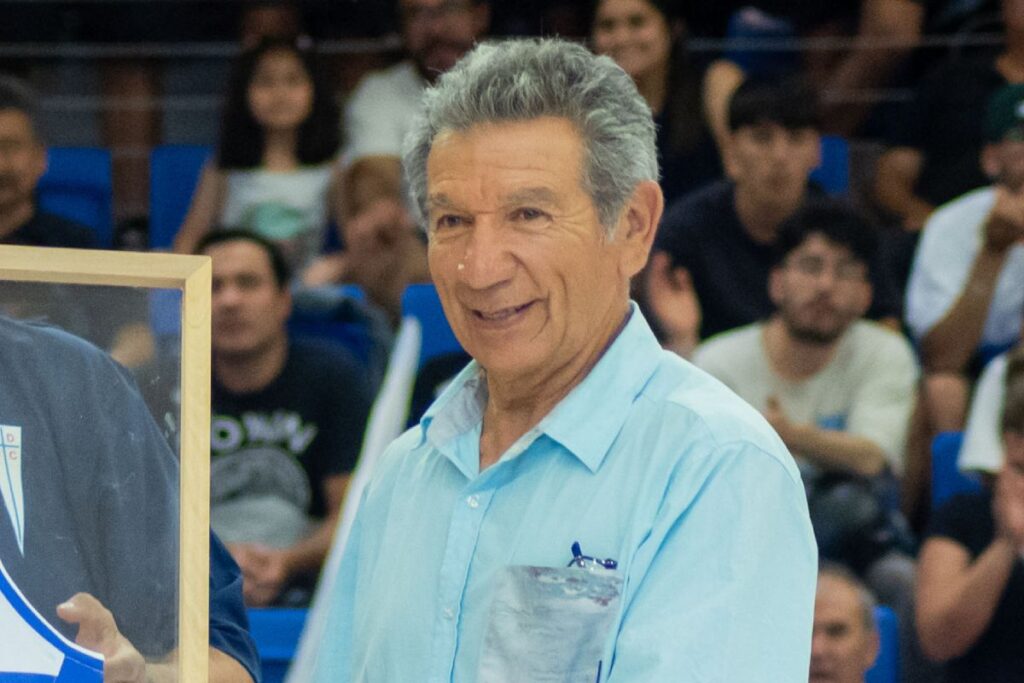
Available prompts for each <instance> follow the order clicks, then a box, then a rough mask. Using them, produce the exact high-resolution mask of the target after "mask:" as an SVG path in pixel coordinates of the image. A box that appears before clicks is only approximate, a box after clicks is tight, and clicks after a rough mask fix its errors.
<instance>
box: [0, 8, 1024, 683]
mask: <svg viewBox="0 0 1024 683" xmlns="http://www.w3.org/2000/svg"><path fill="white" fill-rule="evenodd" d="M3 4H4V5H10V7H4V9H3V10H2V11H3V12H4V16H5V17H6V19H5V21H3V22H0V42H3V43H4V44H6V45H8V46H10V47H11V48H12V50H10V51H8V52H6V53H3V54H5V55H15V56H6V57H4V56H0V66H2V67H3V69H4V70H5V71H6V74H7V75H4V76H3V77H2V79H0V244H22V245H37V246H55V247H78V248H95V247H97V246H100V245H99V243H98V241H97V239H96V237H95V235H94V234H93V232H92V231H91V230H90V229H89V228H88V227H86V226H82V225H79V224H77V223H75V222H73V221H71V220H69V219H67V218H65V217H62V216H59V215H56V214H53V213H49V212H46V211H43V210H42V209H41V208H40V206H39V203H38V201H37V195H36V190H37V185H38V183H39V181H40V178H42V177H43V175H44V174H45V172H46V159H47V155H46V149H47V146H48V145H52V144H54V143H55V141H61V140H64V141H66V140H69V139H70V140H77V141H81V140H83V139H85V140H86V141H87V142H91V144H96V145H99V146H105V147H108V148H111V149H121V148H135V149H138V148H141V149H147V150H148V149H149V148H152V147H154V146H156V145H160V144H164V143H167V142H175V141H182V140H185V141H189V142H200V143H203V144H208V145H210V147H211V149H212V154H211V155H210V157H209V159H208V160H207V162H206V164H205V166H204V167H203V169H202V171H201V175H200V177H199V180H198V184H197V186H196V188H195V190H194V193H193V194H192V197H191V200H190V204H189V208H188V211H187V214H186V215H185V218H184V220H183V222H182V224H181V226H180V229H179V230H178V232H177V235H176V237H175V239H174V243H173V250H174V251H177V252H181V253H196V254H206V255H209V256H210V257H212V261H213V344H212V347H213V394H212V396H213V406H212V407H213V415H212V437H211V451H212V453H211V457H212V482H211V484H212V486H211V488H212V500H211V505H212V509H211V521H212V525H213V528H214V530H215V531H216V532H217V533H218V535H219V536H220V537H221V538H222V539H223V540H224V541H225V543H226V545H227V547H228V549H229V551H230V552H231V554H232V556H233V557H234V558H235V560H236V562H238V564H239V565H240V567H241V568H242V572H243V576H244V579H245V597H246V600H247V602H248V604H250V605H305V604H308V602H309V600H310V597H311V595H312V591H313V588H314V586H315V583H316V578H317V574H318V571H319V570H320V567H321V565H322V564H323V562H324V558H325V557H326V555H327V553H328V550H329V548H330V547H331V540H332V534H333V531H334V529H335V526H336V525H337V523H338V519H339V516H340V512H341V510H342V506H343V504H344V500H345V492H346V488H347V486H348V485H349V483H350V479H351V477H352V472H353V470H354V469H355V467H356V465H357V463H358V462H359V459H360V453H361V451H362V450H363V447H364V443H363V441H364V439H363V436H364V432H365V430H366V425H367V421H368V419H369V417H370V415H371V406H372V405H373V403H374V400H375V397H376V396H377V392H378V390H379V389H380V386H381V378H382V376H383V374H384V370H385V368H386V366H387V362H388V354H389V351H390V349H391V343H392V341H393V339H394V335H395V334H396V333H397V332H398V331H399V330H400V329H401V324H402V317H403V306H402V301H403V293H404V292H405V291H406V290H407V288H408V287H409V286H410V285H413V284H417V283H429V281H430V273H429V272H428V269H427V265H426V251H427V248H428V244H427V240H426V237H425V234H424V232H423V231H422V229H421V226H420V217H419V216H418V215H417V212H416V210H415V208H414V206H413V203H412V201H411V200H410V198H409V197H408V196H407V194H406V181H405V179H404V177H403V169H402V164H401V160H400V159H401V152H402V143H403V138H404V137H405V134H406V132H407V131H408V127H409V125H410V124H411V122H412V117H413V115H414V114H415V113H416V111H417V109H418V106H419V100H420V95H421V93H422V92H423V90H424V89H425V88H426V87H428V86H429V85H430V84H431V83H432V82H433V81H434V80H435V79H437V78H438V77H439V76H440V75H441V74H443V73H444V72H445V71H446V70H448V69H449V68H451V67H452V66H453V65H454V64H455V62H456V61H458V59H459V58H460V57H461V56H462V55H463V54H464V53H465V52H466V51H468V50H469V49H470V48H471V47H472V46H473V45H474V44H475V43H476V42H478V41H482V40H487V39H492V38H500V37H502V36H510V35H523V34H526V35H540V34H559V35H567V36H573V37H577V38H579V39H580V40H582V41H585V42H586V44H587V45H588V46H589V47H590V48H591V49H592V50H593V51H594V52H596V53H599V54H603V55H607V56H608V57H609V58H610V59H612V60H614V61H615V62H616V63H617V64H619V66H621V67H622V69H624V70H625V71H626V73H628V74H629V76H630V77H632V79H633V81H634V83H635V84H636V87H637V89H638V91H639V93H640V94H641V95H642V97H643V98H644V99H645V100H646V102H647V103H648V105H649V106H650V109H651V112H652V114H653V116H654V120H655V122H656V123H657V125H658V137H657V144H658V151H659V157H660V164H661V186H662V191H663V193H664V195H665V199H666V211H665V214H664V217H663V219H662V222H661V225H660V227H659V230H658V235H657V237H656V241H655V247H654V251H653V253H652V256H651V259H650V262H649V263H648V266H647V268H646V269H645V271H644V272H643V273H642V274H641V275H640V276H638V277H637V278H636V279H635V281H634V283H633V290H634V292H633V293H634V298H635V299H636V300H637V302H638V303H639V305H640V307H641V310H642V311H643V312H644V314H645V315H646V316H647V318H648V319H649V321H650V322H651V324H652V326H653V327H654V328H655V330H656V331H657V333H658V335H659V339H660V341H661V342H662V344H663V345H664V346H665V347H666V348H669V349H671V350H673V351H675V352H676V353H678V354H680V355H681V356H683V357H685V358H687V359H689V360H691V361H692V362H693V363H694V364H695V365H697V366H698V367H700V368H701V369H703V370H705V371H707V372H708V373H710V374H712V375H713V376H715V377H716V378H718V379H719V380H720V381H722V382H723V383H725V384H726V385H728V386H729V387H730V388H731V389H732V390H733V391H735V392H736V393H737V394H738V395H739V396H741V397H742V398H743V399H745V400H746V401H748V402H749V403H750V404H751V405H753V406H754V407H755V408H757V409H758V410H759V411H761V412H762V413H763V414H764V415H765V416H766V418H767V419H768V421H769V422H770V423H771V425H772V426H773V427H774V428H775V429H776V431H777V432H778V434H779V435H780V437H781V438H782V440H783V441H784V442H785V443H786V445H787V446H788V447H789V449H790V450H791V452H792V453H793V455H794V456H795V458H796V460H797V462H798V465H799V467H800V470H801V473H802V475H803V478H804V483H805V486H806V491H807V496H808V503H809V507H810V511H811V519H812V523H813V525H814V529H815V534H816V537H817V540H818V544H819V551H820V554H821V557H822V559H823V560H827V562H826V563H825V564H823V567H822V573H821V575H820V578H819V586H818V607H817V609H816V613H815V635H814V641H813V654H812V662H811V671H810V680H812V681H854V680H863V676H864V672H865V671H866V670H867V669H868V668H870V666H871V664H872V663H873V661H874V658H875V655H876V654H877V652H878V647H879V645H878V637H879V636H878V633H877V631H876V629H875V623H874V618H873V613H874V612H873V608H874V606H875V605H876V604H884V605H887V606H889V607H891V608H892V610H893V611H894V612H895V613H896V615H897V616H898V618H899V624H900V626H899V643H900V653H901V660H902V670H903V678H904V680H907V681H1020V680H1024V654H1022V652H1021V650H1020V648H1019V647H1017V644H1016V639H1015V634H1016V633H1017V632H1018V631H1019V629H1020V628H1021V626H1022V625H1024V565H1022V564H1021V559H1020V558H1021V553H1022V552H1024V382H1022V378H1024V346H1022V345H1021V325H1022V323H1024V246H1022V244H1024V0H1001V1H999V0H987V1H986V0H973V1H971V0H968V1H958V0H861V1H856V0H848V1H845V2H833V3H822V2H809V1H804V0H798V1H793V0H790V1H789V2H773V1H769V0H761V1H747V2H714V3H697V2H666V1H663V0H594V1H583V0H577V1H575V2H573V1H570V0H562V1H558V0H549V1H547V2H544V1H542V0H532V1H530V2H525V3H515V4H514V6H513V4H512V3H488V2H483V1H478V0H394V1H393V2H392V1H391V0H386V1H385V0H380V1H379V2H345V3H341V2H338V3H327V2H324V3H316V2H306V3H299V2H296V3H287V2H278V3H250V4H245V3H220V4H211V3H205V4H199V3H195V5H194V6H191V5H190V3H187V2H186V3H172V2H151V3H116V2H106V3H72V2H52V3H3ZM396 35H397V40H392V42H390V43H389V42H388V41H389V36H391V37H392V38H393V37H394V36H396ZM363 38H365V39H370V40H371V41H376V44H379V45H386V46H387V48H386V49H382V50H377V51H371V52H370V53H369V54H353V55H351V59H349V58H348V56H347V55H346V54H345V53H343V52H339V51H337V50H335V51H330V50H325V49H323V46H324V45H328V44H331V42H332V41H333V42H334V43H338V42H339V41H341V42H344V41H346V40H348V41H351V40H354V39H363ZM61 41H77V42H79V43H83V44H94V43H102V44H107V45H110V44H118V45H128V46H131V45H134V46H135V48H134V49H137V50H138V49H141V47H140V46H144V45H145V44H151V45H153V44H161V45H163V44H175V45H177V46H179V47H178V48H175V49H180V50H182V51H183V52H187V51H188V49H189V45H190V44H200V43H203V42H204V41H205V42H210V41H221V42H228V43H232V44H234V45H237V50H236V53H237V56H235V57H234V59H233V61H232V63H231V66H230V69H229V70H227V71H225V70H224V69H222V68H220V67H219V66H217V65H211V64H209V63H208V62H207V61H204V60H201V59H193V58H187V57H183V58H182V59H181V60H180V63H176V62H175V59H174V58H172V59H162V60H156V59H154V58H152V57H146V58H136V57H131V56H128V57H119V58H114V57H110V58H104V59H102V60H97V63H96V64H93V65H91V66H90V67H89V68H88V74H89V75H88V79H87V81H88V82H90V83H93V84H95V86H96V90H95V92H93V93H92V94H93V95H94V96H96V97H98V98H100V100H101V101H103V102H105V103H106V104H104V105H103V106H102V107H99V114H98V115H97V119H96V121H94V122H93V123H92V124H88V125H87V126H86V127H88V126H93V127H94V128H95V131H94V133H93V134H91V135H92V137H91V138H90V137H89V135H90V134H87V133H83V136H82V137H80V138H75V137H74V133H73V132H72V133H70V134H69V132H68V130H66V129H65V128H62V126H64V127H67V126H70V127H72V128H74V126H75V125H76V123H75V121H74V117H73V116H69V115H67V114H64V115H63V116H58V117H55V116H54V115H53V112H52V111H48V110H47V109H46V107H45V104H46V103H47V102H48V101H49V102H52V101H53V99H54V98H55V97H56V96H58V95H59V94H60V92H59V91H60V83H59V82H57V81H59V79H58V78H57V77H56V76H54V74H59V73H60V72H61V70H60V68H59V65H54V63H53V60H52V59H50V60H48V59H45V58H43V59H34V58H27V57H24V56H21V57H19V56H17V55H18V51H17V49H16V48H17V46H18V44H19V43H23V44H28V43H32V44H36V45H38V44H44V45H45V44H47V43H48V42H52V43H53V44H54V45H56V44H57V43H58V42H61ZM130 52H131V50H129V53H130ZM25 54H28V53H25ZM63 59H70V58H67V57H65V58H63ZM207 67H209V69H207ZM197 91H198V92H211V93H214V94H216V95H217V96H218V97H219V100H220V102H221V108H220V118H219V120H209V117H207V120H204V121H202V122H199V123H198V124H197V125H196V126H195V127H194V128H193V127H191V126H190V124H188V123H184V124H183V123H182V122H181V121H178V122H175V121H174V120H173V118H174V116H173V112H172V111H166V112H164V113H163V114H161V112H160V111H159V110H158V109H157V108H155V107H153V106H149V105H145V106H135V107H132V106H127V107H125V106H123V103H124V102H125V101H131V99H132V98H139V99H141V100H144V101H146V102H152V101H154V100H157V99H159V98H161V97H166V96H170V95H174V94H187V93H193V92H197ZM886 93H902V94H903V96H901V97H898V98H892V97H887V96H886ZM55 122H56V123H57V124H58V125H57V126H56V127H55V126H54V125H53V124H54V123H55ZM186 129H188V132H187V133H186V135H185V136H184V137H182V136H181V134H180V131H182V130H186ZM175 130H177V131H179V132H178V133H175V132H174V131H175ZM189 135H192V136H193V137H191V138H189V137H188V136H189ZM204 135H206V136H207V137H206V138H204V137H203V136H204ZM176 136H177V137H176ZM829 145H833V146H834V145H838V149H840V150H842V153H841V154H839V155H838V156H836V154H835V153H834V152H832V153H829V149H835V148H836V147H829ZM146 164H147V161H146V155H145V154H142V155H139V154H136V155H132V154H124V155H119V156H115V160H114V193H115V194H114V198H115V214H116V215H117V216H118V217H119V218H120V219H121V220H120V221H119V222H118V228H119V232H118V241H117V243H119V244H125V245H128V246H134V247H135V248H140V247H142V248H144V245H145V244H146V238H145V230H146V217H145V215H139V210H138V207H139V206H142V207H143V208H144V206H145V198H146V196H147V195H148V191H149V189H148V176H147V169H146ZM837 168H838V169H840V171H841V173H840V177H841V178H842V180H841V181H840V182H838V183H837V182H834V181H833V180H830V178H834V172H835V170H836V169H837ZM126 207H128V208H126ZM135 233H141V234H140V235H136V234H135ZM133 235H134V237H133ZM74 299H75V301H76V303H75V305H74V306H70V305H68V304H67V301H68V300H69V297H68V296H67V295H66V291H65V290H62V289H61V288H59V287H52V288H48V289H38V288H37V289H34V290H32V292H31V293H28V292H27V290H25V289H22V288H15V287H14V286H13V285H10V284H9V283H8V284H2V285H0V307H2V310H3V311H4V312H6V313H7V314H9V315H14V316H17V317H34V316H46V317H48V318H50V319H51V320H53V321H54V322H57V323H58V324H61V325H63V326H65V327H68V328H69V329H73V330H76V331H79V332H80V333H82V334H83V335H84V336H86V337H88V338H90V339H91V340H93V341H94V342H95V343H96V344H97V345H99V346H102V347H104V348H105V349H107V350H108V351H110V352H111V354H112V355H113V356H114V357H115V358H116V359H117V360H118V361H120V362H121V363H122V364H124V365H125V366H126V367H129V368H132V369H134V370H136V372H137V376H138V377H139V378H140V384H141V385H142V386H143V389H144V390H145V391H146V393H147V394H148V395H149V398H150V399H151V403H152V406H153V410H154V412H155V413H156V414H157V416H158V418H159V422H160V423H161V424H164V423H165V422H166V420H164V416H165V415H173V414H174V410H173V406H174V405H175V401H176V397H175V396H174V395H173V394H174V392H173V390H172V389H170V388H168V387H166V386H163V384H162V383H161V382H159V381H157V380H155V379H153V378H154V377H156V376H158V375H159V374H160V372H159V370H160V368H163V367H166V364H167V362H168V360H167V358H165V356H166V355H167V354H168V353H170V354H172V355H173V350H169V349H168V348H166V346H165V345H162V344H161V343H160V340H159V338H158V337H159V335H158V334H156V333H155V332H154V331H153V329H152V326H151V325H150V323H151V320H152V318H153V316H152V315H151V314H150V312H149V311H148V310H147V305H148V304H151V303H152V302H151V301H149V302H147V301H146V300H145V297H144V296H143V295H141V294H139V295H137V296H135V297H125V298H124V299H123V305H122V304H119V305H118V306H116V307H114V310H111V307H110V305H109V298H108V297H107V296H106V295H105V293H104V292H103V291H99V292H91V293H89V294H88V295H84V296H75V297H74ZM97 311H102V315H104V316H107V317H106V318H105V322H104V323H103V324H99V325H98V324H96V323H95V322H93V323H92V324H91V329H90V320H93V321H95V320H96V319H98V316H99V315H100V313H98V312H97ZM309 319H316V320H318V321H320V322H324V321H326V323H325V324H326V325H327V326H328V327H330V324H333V323H344V325H345V326H346V327H347V328H352V327H357V328H361V329H363V330H365V331H366V332H365V334H364V335H363V336H364V338H363V343H362V345H356V346H355V347H353V346H351V345H349V346H348V347H346V345H345V344H343V343H340V342H339V340H338V339H332V340H325V339H323V338H322V337H323V336H324V335H319V338H317V339H310V338H309V336H308V335H302V334H298V332H297V330H298V329H299V326H297V325H296V324H295V321H296V320H309ZM467 361H468V357H467V356H465V354H463V353H461V352H453V353H447V354H444V355H441V356H436V357H432V358H427V359H422V360H421V363H420V366H419V367H420V370H419V377H418V378H417V380H416V387H415V390H414V391H413V399H412V401H411V404H412V405H411V407H409V409H408V415H407V416H405V417H404V420H403V421H407V422H409V423H412V422H415V421H416V420H417V419H418V416H419V415H420V414H421V413H422V411H423V410H424V408H425V407H426V405H428V404H429V402H430V400H432V398H433V397H434V396H436V395H437V392H438V391H439V390H440V388H442V387H443V386H444V385H445V383H446V381H447V380H448V379H449V378H450V377H451V376H453V375H454V374H455V373H456V372H457V371H458V369H459V368H460V367H461V366H462V365H463V364H464V363H465V362H467ZM949 433H962V441H963V445H962V447H960V448H959V450H958V456H957V457H958V462H957V464H956V465H955V466H954V468H956V467H958V468H959V470H960V472H959V473H956V472H954V473H953V474H951V475H948V476H954V477H957V480H956V481H957V486H956V487H955V488H957V489H958V490H962V491H963V492H962V493H958V494H956V495H953V496H952V497H949V498H947V499H946V500H941V501H940V500H938V497H937V496H935V495H933V494H934V493H935V490H937V487H936V486H935V485H936V484H937V482H936V481H933V473H934V472H936V467H937V465H936V461H935V458H933V443H934V442H935V440H936V438H937V437H939V435H948V434H949ZM933 489H935V490H933Z"/></svg>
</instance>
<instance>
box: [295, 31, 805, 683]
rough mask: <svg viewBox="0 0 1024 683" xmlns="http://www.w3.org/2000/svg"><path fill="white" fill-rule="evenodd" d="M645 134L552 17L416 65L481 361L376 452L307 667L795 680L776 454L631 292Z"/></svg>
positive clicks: (460, 307) (438, 211) (788, 521)
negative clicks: (423, 74) (432, 65)
mask: <svg viewBox="0 0 1024 683" xmlns="http://www.w3.org/2000/svg"><path fill="white" fill-rule="evenodd" d="M654 140H655V128H654V124H653V122H652V120H651V114H650V110H649V109H648V107H647V106H646V104H645V103H644V101H643V99H642V98H641V97H640V96H639V94H638V93H637V90H636V87H635V86H634V85H633V82H632V80H631V79H630V78H629V76H628V75H626V73H625V72H623V71H622V70H621V69H620V68H619V67H618V66H616V65H615V64H614V62H612V61H611V60H610V59H609V58H607V57H596V56H594V55H592V54H590V53H589V52H588V51H587V50H586V49H585V48H583V47H582V46H579V45H575V44H572V43H568V42H565V41H560V40H553V39H548V40H514V41H508V42H503V43H495V44H487V43H485V44H482V45H480V46H478V47H477V48H475V49H474V50H473V51H472V52H471V53H470V54H468V55H467V56H466V57H464V58H463V60H461V61H460V63H459V64H458V65H457V66H456V67H455V68H454V69H452V70H451V71H449V72H447V73H446V74H444V75H442V76H441V77H440V78H439V80H438V83H437V85H436V86H435V87H433V88H431V89H429V90H428V91H427V93H426V95H425V99H424V107H423V111H422V113H421V115H420V117H419V118H418V119H417V121H416V123H415V124H414V127H413V131H412V132H411V133H410V136H409V137H408V138H407V139H406V151H405V155H404V163H405V172H406V174H407V181H408V185H409V187H410V189H411V191H412V193H413V197H414V199H415V200H416V203H417V205H418V206H419V207H420V208H421V211H422V213H423V216H424V220H425V223H426V230H427V236H428V241H429V247H428V249H429V251H428V256H429V264H430V270H431V274H432V276H433V279H434V282H435V284H436V285H437V288H438V293H439V295H440V298H441V301H442V304H443V306H444V310H445V314H446V316H447V318H448V320H449V322H450V323H451V325H452V328H453V330H454V332H455V334H456V336H457V337H458V339H459V341H460V342H461V344H462V346H463V347H464V348H465V349H466V351H467V352H468V353H469V354H470V355H471V356H472V357H473V359H474V360H473V361H472V362H471V363H470V364H469V366H468V367H467V368H466V369H465V370H464V371H463V372H461V373H460V374H459V375H458V376H457V377H456V378H455V380H453V382H452V383H451V385H450V386H449V387H448V388H447V389H446V390H445V391H444V392H443V393H442V394H441V396H440V397H439V398H438V399H437V401H435V402H434V404H433V405H432V406H431V407H430V408H429V409H428V410H427V412H426V413H425V415H424V417H423V419H422V420H421V422H420V424H419V425H417V426H416V427H414V428H412V429H411V430H409V431H408V432H406V433H405V434H404V435H402V436H401V437H399V438H398V439H397V440H396V441H395V442H394V443H392V444H391V446H390V447H389V448H388V450H387V452H385V453H384V454H383V456H382V457H381V459H380V461H379V462H378V464H377V465H376V467H375V470H374V472H373V475H372V478H371V480H370V482H369V484H368V485H367V487H366V489H365V490H364V493H363V497H362V499H361V503H360V509H359V512H358V515H357V517H356V520H355V523H354V525H353V528H352V530H351V535H350V536H349V539H348V544H347V546H346V550H345V554H344V557H343V559H342V561H341V569H340V573H339V575H338V577H337V582H336V584H335V587H334V590H333V591H332V592H331V593H330V594H329V595H328V596H326V597H325V598H324V599H326V600H328V601H330V608H329V610H328V616H327V626H326V629H325V633H326V634H328V635H327V640H325V641H324V642H322V643H321V644H320V648H319V651H318V653H317V658H316V661H315V663H314V666H313V669H314V675H313V677H312V680H314V681H317V682H318V683H327V682H328V681H330V682H332V683H333V682H336V681H412V680H415V681H428V682H439V681H541V680H545V681H547V680H559V681H563V680H564V681H569V680H572V681H587V682H588V683H589V682H590V681H611V682H615V681H629V682H631V683H632V682H636V681H753V680H757V681H797V680H806V679H807V675H808V670H809V669H808V667H809V659H810V643H811V627H812V618H813V608H814V594H815V579H816V575H817V552H816V549H815V543H814V538H813V535H812V532H811V526H810V521H809V519H808V514H807V506H806V503H805V499H804V494H803V487H802V484H801V481H800V476H799V474H798V472H797V469H796V467H795V465H794V463H793V459H792V457H791V456H790V455H789V453H788V452H787V451H786V448H785V446H784V445H783V443H782V441H781V440H780V439H779V438H778V436H777V435H776V434H775V433H774V432H773V431H772V429H771V427H769V426H768V424H767V423H766V422H765V421H764V420H763V419H762V418H761V416H760V415H758V414H757V413H756V411H754V409H753V408H751V407H750V406H748V405H747V404H745V403H743V402H742V401H741V400H740V399H739V398H737V397H736V396H735V395H734V394H732V393H731V392H730V391H729V390H728V389H726V388H725V387H724V386H723V385H722V384H720V383H719V382H718V381H716V380H714V379H713V378H711V377H710V376H708V375H706V374H704V373H703V372H701V371H699V370H697V369H696V368H694V367H693V366H691V365H689V364H688V363H687V362H686V361H684V360H682V359H680V358H678V357H677V356H675V355H673V354H671V353H669V352H666V351H663V350H662V349H661V348H660V346H659V344H658V342H657V340H656V339H655V337H654V335H653V333H652V332H651V330H650V328H649V326H648V324H647V322H646V321H645V320H644V319H643V316H642V314H641V313H640V312H639V311H638V310H637V307H636V305H635V304H634V303H632V302H630V300H629V282H630V278H631V277H632V276H634V275H635V274H637V273H638V272H639V271H640V270H641V269H642V268H643V267H644V264H645V263H646V261H647V256H648V252H649V250H650V246H651V242H652V241H653V237H654V231H655V227H656V226H657V224H658V219H659V217H660V215H661V211H662V206H663V199H662V195H661V190H660V189H659V187H658V184H657V178H658V166H657V156H656V152H655V144H654Z"/></svg>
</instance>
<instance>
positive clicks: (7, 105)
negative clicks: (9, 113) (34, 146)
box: [0, 74, 39, 136]
mask: <svg viewBox="0 0 1024 683" xmlns="http://www.w3.org/2000/svg"><path fill="white" fill-rule="evenodd" d="M5 109H13V110H14V111H18V112H21V113H22V114H24V115H25V116H27V117H28V119H29V121H30V122H31V123H32V127H33V129H34V128H35V121H36V112H37V110H38V103H37V101H36V94H35V93H34V92H33V91H32V88H30V87H29V86H28V84H27V83H25V82H23V81H21V80H20V79H18V78H15V77H14V76H8V75H6V74H0V111H3V110H5ZM33 132H34V133H35V134H36V135H37V136H38V135H39V132H38V131H35V130H33Z"/></svg>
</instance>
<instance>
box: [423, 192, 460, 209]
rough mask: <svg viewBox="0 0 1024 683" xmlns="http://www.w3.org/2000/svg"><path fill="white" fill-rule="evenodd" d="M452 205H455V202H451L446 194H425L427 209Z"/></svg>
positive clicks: (450, 206) (446, 207) (444, 207)
mask: <svg viewBox="0 0 1024 683" xmlns="http://www.w3.org/2000/svg"><path fill="white" fill-rule="evenodd" d="M454 206H455V202H453V201H452V200H451V199H450V198H449V197H448V195H446V194H444V193H442V192H438V193H437V194H432V195H429V196H427V208H428V209H450V208H452V207H454Z"/></svg>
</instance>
